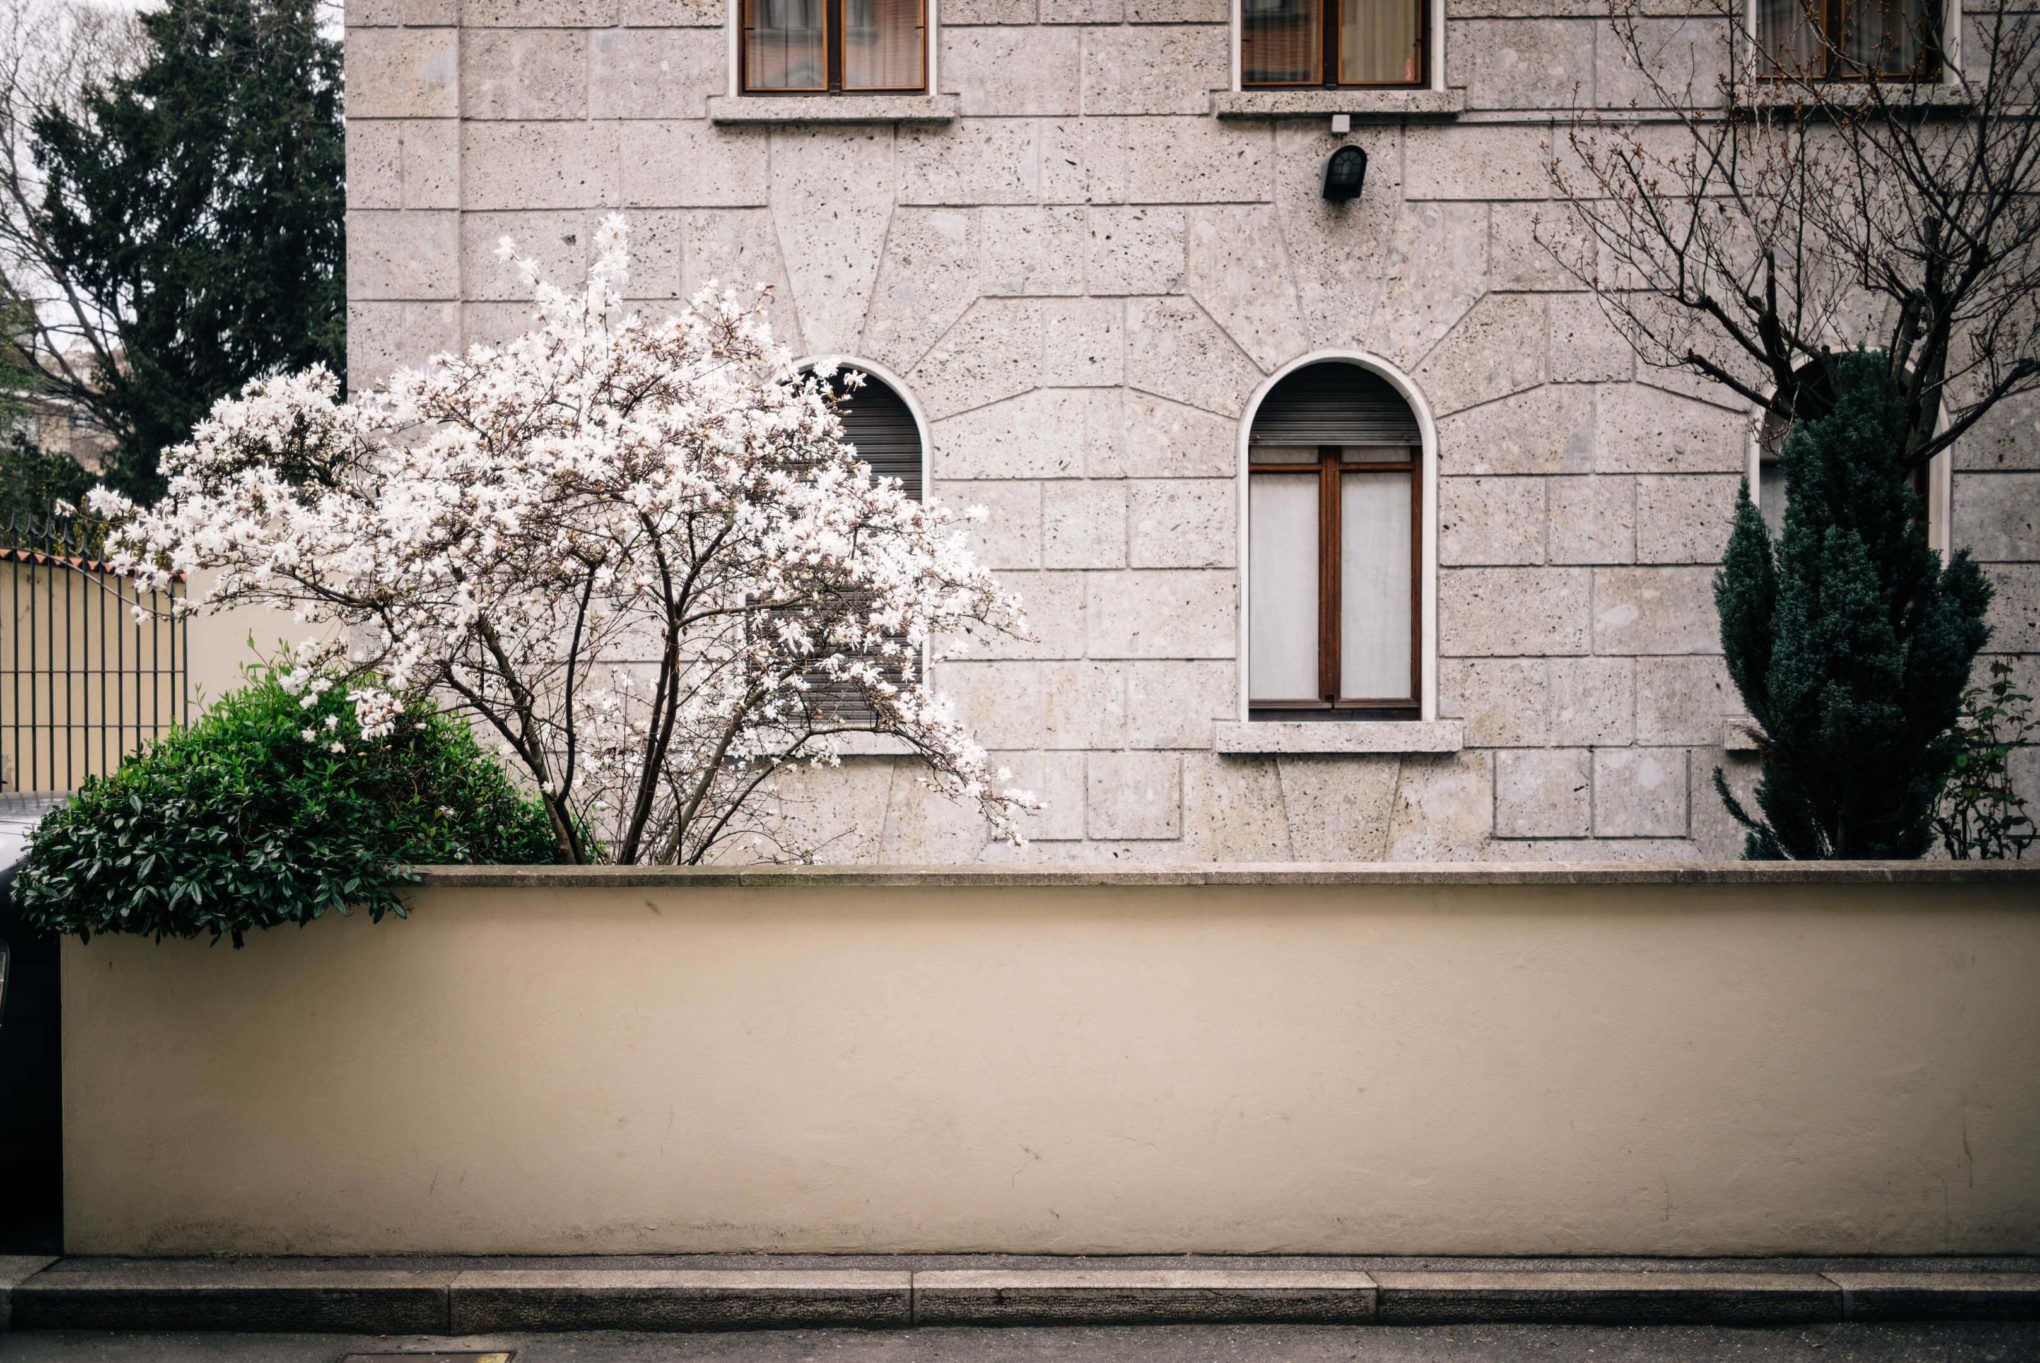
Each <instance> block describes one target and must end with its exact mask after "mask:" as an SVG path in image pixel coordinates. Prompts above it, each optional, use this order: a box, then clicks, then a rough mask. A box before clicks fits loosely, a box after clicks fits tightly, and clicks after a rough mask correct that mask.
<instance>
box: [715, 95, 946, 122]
mask: <svg viewBox="0 0 2040 1363" xmlns="http://www.w3.org/2000/svg"><path fill="white" fill-rule="evenodd" d="M962 112H963V100H962V97H961V96H958V95H710V96H709V98H708V120H709V122H711V123H773V124H785V123H950V122H954V121H955V120H956V118H957V116H958V115H959V114H961V113H962Z"/></svg>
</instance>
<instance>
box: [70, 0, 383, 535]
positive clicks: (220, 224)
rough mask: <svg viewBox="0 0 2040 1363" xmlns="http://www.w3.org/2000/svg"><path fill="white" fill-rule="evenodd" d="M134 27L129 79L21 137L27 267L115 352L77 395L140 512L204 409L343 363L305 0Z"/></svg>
mask: <svg viewBox="0 0 2040 1363" xmlns="http://www.w3.org/2000/svg"><path fill="white" fill-rule="evenodd" d="M141 24H142V26H143V29H144V30H145V36H146V40H147V55H146V57H145V59H144V60H143V61H142V63H141V64H140V66H139V68H138V69H136V70H135V71H134V72H133V73H132V74H129V75H123V76H119V77H116V78H114V79H113V80H111V81H109V82H107V83H106V84H104V85H103V86H95V87H93V88H91V89H89V90H88V91H87V92H86V95H85V98H84V99H83V100H82V101H80V102H79V106H78V108H77V110H76V111H75V112H74V111H70V110H66V109H62V108H47V109H44V110H42V111H41V112H39V113H38V114H37V116H36V118H35V120H34V122H33V126H32V138H33V144H34V150H35V156H36V160H37V163H38V165H39V166H40V168H41V170H42V173H43V176H44V181H45V189H44V194H43V198H42V203H41V205H40V207H39V208H38V209H36V210H35V218H36V227H37V229H38V230H39V232H40V233H41V235H42V237H43V239H44V240H45V241H46V243H47V252H46V253H47V256H48V259H47V261H46V262H45V263H46V265H47V267H48V268H49V269H50V271H51V272H52V273H53V274H54V275H55V276H56V277H58V278H59V279H61V280H63V281H64V283H65V285H66V286H67V287H69V288H71V289H74V290H76V291H77V292H78V293H79V294H80V295H82V296H83V299H84V300H85V303H86V305H87V306H88V307H89V308H91V309H95V310H96V311H97V312H98V313H99V314H101V315H103V316H104V317H105V318H106V319H107V323H106V325H107V326H108V328H109V329H110V330H111V331H112V333H113V336H114V339H115V341H116V342H117V345H118V353H117V354H113V355H112V356H111V357H110V362H109V361H108V360H107V359H102V360H101V361H100V362H99V363H98V364H97V365H96V366H95V372H94V374H93V376H92V382H91V384H90V388H91V390H92V391H91V393H90V394H89V396H80V399H79V400H81V401H84V402H85V403H86V405H88V406H89V407H90V408H91V409H92V411H93V412H94V414H95V415H96V416H98V417H99V419H100V420H101V421H103V422H104V423H105V425H106V426H107V428H108V429H109V430H110V431H111V432H112V433H113V435H114V437H115V439H116V440H117V442H118V445H117V448H116V450H115V451H114V453H113V455H112V458H111V460H110V461H109V462H110V468H109V470H108V473H109V481H112V482H114V483H115V484H117V485H119V486H121V487H123V488H124V489H126V490H128V491H129V492H131V493H133V494H136V495H139V496H142V497H149V496H152V495H154V493H155V492H156V491H158V490H159V488H160V481H161V480H160V478H159V476H158V473H157V468H156V461H157V454H158V452H159V451H160V450H161V449H162V448H163V447H164V446H166V445H169V444H172V443H175V442H176V441H179V440H182V439H184V438H185V437H186V436H187V435H188V434H189V433H190V431H191V428H192V425H193V424H194V423H195V422H196V421H197V420H198V419H199V418H200V417H201V416H203V415H204V414H205V413H206V412H207V411H208V410H209V409H210V408H211V406H212V404H213V403H214V401H216V400H217V399H218V398H220V397H222V396H223V395H225V394H227V393H229V392H232V391H234V390H235V389H238V388H239V387H240V386H241V385H242V384H243V383H245V382H246V381H247V380H248V379H250V378H253V377H255V376H257V375H260V374H266V373H271V372H275V371H278V370H289V369H301V368H303V367H305V366H306V365H309V364H312V363H314V362H321V363H324V364H326V365H327V366H329V367H331V368H333V369H334V370H336V371H338V370H339V369H340V368H341V367H342V363H343V359H344V351H345V337H346V304H345V297H344V288H345V284H344V275H345V270H344V250H345V229H344V210H345V187H344V173H345V165H346V156H345V136H344V132H343V128H342V123H341V67H340V46H339V44H338V43H336V42H334V41H332V40H331V39H329V38H327V37H325V36H324V35H322V34H321V33H320V32H319V24H318V12H317V4H316V0H169V3H168V4H167V5H166V6H165V7H164V8H163V9H161V10H158V11H155V12H153V13H150V14H147V15H144V16H143V17H142V19H141Z"/></svg>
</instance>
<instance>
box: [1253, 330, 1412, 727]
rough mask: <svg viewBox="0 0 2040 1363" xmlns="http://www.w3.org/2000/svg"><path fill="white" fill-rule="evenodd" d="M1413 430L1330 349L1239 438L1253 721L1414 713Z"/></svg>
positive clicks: (1377, 385)
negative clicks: (1243, 447) (1243, 458)
mask: <svg viewBox="0 0 2040 1363" xmlns="http://www.w3.org/2000/svg"><path fill="white" fill-rule="evenodd" d="M1423 468H1424V457H1423V436H1422V433H1421V429H1420V427H1419V425H1418V422H1417V417H1416V414H1415V413H1414V412H1413V411H1412V410H1411V409H1410V404H1409V403H1408V401H1406V400H1405V399H1404V398H1403V396H1402V394H1401V393H1400V392H1398V391H1397V390H1396V388H1395V387H1394V385H1392V384H1391V383H1389V381H1388V380H1387V379H1385V378H1383V377H1382V376H1381V375H1379V374H1377V373H1375V372H1374V371H1373V370H1371V369H1367V368H1363V367H1362V366H1360V365H1358V364H1353V363H1348V362H1346V361H1342V360H1327V361H1322V362H1319V363H1315V364H1307V365H1304V366H1303V367H1302V368H1299V369H1296V370H1294V371H1292V372H1291V373H1289V374H1287V375H1285V376H1284V377H1283V378H1281V379H1280V380H1279V381H1278V382H1277V383H1276V384H1275V385H1274V386H1273V387H1272V388H1270V389H1269V390H1268V393H1267V395H1266V396H1265V397H1264V398H1263V399H1262V401H1261V405H1260V407H1259V408H1258V409H1257V410H1256V412H1255V414H1254V417H1253V423H1252V425H1251V427H1250V428H1249V431H1248V435H1247V598H1248V599H1247V694H1248V714H1249V717H1250V718H1255V719H1310V718H1337V719H1360V718H1393V719H1415V718H1418V717H1419V715H1420V713H1421V710H1422V696H1423V667H1422V643H1423V622H1422V595H1421V590H1420V583H1421V575H1422V569H1423V559H1424V555H1423V527H1424V508H1423V494H1424V477H1423Z"/></svg>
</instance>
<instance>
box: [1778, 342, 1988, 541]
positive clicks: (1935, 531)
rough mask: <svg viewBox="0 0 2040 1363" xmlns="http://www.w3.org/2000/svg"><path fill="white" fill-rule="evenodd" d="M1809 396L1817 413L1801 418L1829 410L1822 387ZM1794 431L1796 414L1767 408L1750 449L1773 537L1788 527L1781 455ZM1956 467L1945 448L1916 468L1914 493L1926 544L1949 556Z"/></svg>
mask: <svg viewBox="0 0 2040 1363" xmlns="http://www.w3.org/2000/svg"><path fill="white" fill-rule="evenodd" d="M1822 363H1824V362H1823V361H1821V360H1809V361H1808V362H1807V363H1806V364H1804V365H1801V366H1800V367H1799V369H1798V371H1797V372H1798V374H1799V375H1800V377H1801V378H1802V379H1805V378H1807V377H1809V376H1810V375H1812V374H1813V373H1814V371H1815V368H1816V366H1818V365H1820V364H1822ZM1802 391H1803V392H1805V393H1806V395H1807V396H1806V397H1805V398H1804V399H1802V406H1812V407H1813V408H1815V410H1813V411H1803V412H1801V413H1800V414H1799V415H1800V416H1801V417H1802V418H1806V419H1811V418H1812V417H1815V416H1819V415H1821V414H1822V413H1823V412H1825V410H1826V408H1827V404H1828V403H1831V402H1832V401H1833V399H1832V397H1826V398H1824V397H1823V395H1822V390H1821V388H1820V387H1819V386H1817V385H1814V384H1804V385H1802ZM1791 429H1792V420H1791V418H1788V417H1785V416H1783V415H1781V414H1779V413H1777V412H1766V413H1765V414H1764V419H1763V421H1762V422H1761V423H1760V424H1759V426H1758V429H1757V437H1756V441H1755V444H1754V446H1753V448H1752V449H1751V451H1750V493H1751V495H1752V496H1754V497H1755V498H1756V500H1757V511H1758V513H1759V514H1760V515H1762V516H1763V518H1764V524H1765V526H1766V527H1767V528H1769V530H1770V532H1771V536H1772V538H1773V539H1775V538H1777V537H1778V535H1779V534H1780V533H1782V532H1783V530H1784V528H1785V465H1784V461H1783V460H1781V459H1780V458H1779V455H1780V453H1781V451H1782V450H1783V449H1784V447H1785V437H1786V435H1787V434H1788V433H1789V432H1790V431H1791ZM1951 467H1952V465H1951V464H1950V462H1949V456H1948V451H1946V450H1943V451H1941V452H1940V453H1939V454H1937V455H1935V456H1934V457H1933V458H1932V459H1930V460H1928V461H1927V464H1926V466H1925V467H1923V468H1918V469H1915V470H1913V491H1914V492H1915V493H1916V494H1918V496H1919V498H1920V501H1921V504H1922V505H1923V506H1924V507H1925V508H1926V513H1927V545H1928V547H1930V548H1932V549H1934V550H1935V551H1937V552H1938V553H1940V554H1941V556H1942V557H1943V558H1945V557H1947V554H1948V493H1949V476H1950V470H1951Z"/></svg>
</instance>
